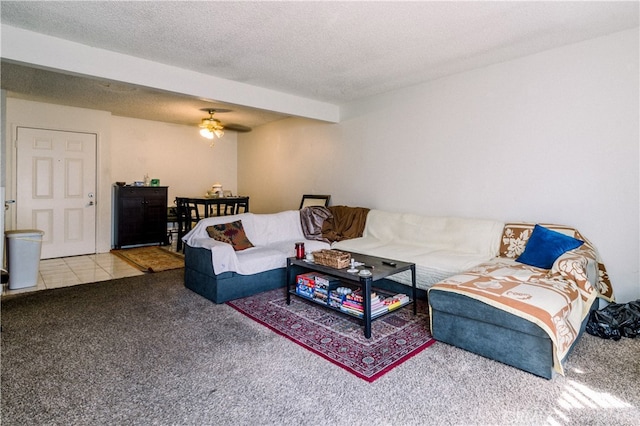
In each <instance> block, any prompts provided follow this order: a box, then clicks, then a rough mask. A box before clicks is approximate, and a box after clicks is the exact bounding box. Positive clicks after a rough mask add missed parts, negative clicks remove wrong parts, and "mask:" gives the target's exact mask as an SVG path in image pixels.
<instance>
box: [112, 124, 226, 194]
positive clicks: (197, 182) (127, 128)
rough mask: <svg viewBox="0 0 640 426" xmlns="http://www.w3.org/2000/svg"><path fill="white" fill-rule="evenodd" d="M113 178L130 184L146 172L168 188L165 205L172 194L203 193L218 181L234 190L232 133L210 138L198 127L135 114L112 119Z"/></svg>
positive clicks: (142, 176) (224, 187)
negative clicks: (154, 119)
mask: <svg viewBox="0 0 640 426" xmlns="http://www.w3.org/2000/svg"><path fill="white" fill-rule="evenodd" d="M111 124H112V126H111V148H110V153H111V158H112V159H113V161H112V163H113V164H112V180H113V182H116V181H124V182H127V183H131V182H134V181H137V180H143V178H144V175H145V174H146V173H148V174H149V177H150V178H152V179H154V178H157V179H160V185H162V186H168V187H169V204H170V205H171V204H172V203H173V200H174V199H175V197H176V196H202V195H204V194H205V193H206V192H207V191H208V190H209V189H211V186H212V185H213V184H214V183H216V182H219V183H221V184H222V186H223V189H225V190H231V191H232V192H233V193H234V194H235V193H237V187H238V186H237V171H238V157H237V141H236V133H235V132H226V133H225V135H224V136H223V137H222V139H215V140H213V143H214V146H213V147H211V146H210V143H211V141H209V140H207V139H205V138H203V137H202V136H200V134H199V129H198V127H197V126H182V125H178V124H169V123H161V122H157V121H148V120H139V119H135V118H125V117H116V116H113V117H112V118H111Z"/></svg>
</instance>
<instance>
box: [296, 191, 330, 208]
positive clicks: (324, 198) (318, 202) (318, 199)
mask: <svg viewBox="0 0 640 426" xmlns="http://www.w3.org/2000/svg"><path fill="white" fill-rule="evenodd" d="M330 198H331V195H311V194H304V195H303V196H302V200H301V201H300V210H302V209H303V208H305V207H309V206H324V207H327V206H328V205H329V199H330Z"/></svg>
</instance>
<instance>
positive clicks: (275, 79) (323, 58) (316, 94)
mask: <svg viewBox="0 0 640 426" xmlns="http://www.w3.org/2000/svg"><path fill="white" fill-rule="evenodd" d="M0 7H1V22H2V24H7V25H11V26H13V27H18V28H23V29H27V30H30V31H34V32H38V33H42V34H47V35H50V36H54V37H58V38H62V39H67V40H72V41H75V42H78V43H81V44H85V45H88V46H94V47H98V48H102V49H106V50H111V51H114V52H118V53H122V54H126V55H131V56H135V57H139V58H144V59H147V60H150V61H154V62H158V63H162V64H167V65H173V66H176V67H180V68H183V69H188V70H193V71H197V72H200V73H203V74H208V75H213V76H216V77H220V78H224V79H228V80H232V81H237V82H243V83H246V84H250V85H253V86H258V87H263V88H269V89H273V90H276V91H280V92H284V93H289V94H294V95H298V96H302V97H305V98H310V99H315V100H319V101H324V102H329V103H332V104H341V103H344V102H348V101H352V100H355V99H361V98H365V97H368V96H372V95H376V94H380V93H384V92H387V91H390V90H394V89H398V88H401V87H407V86H411V85H415V84H418V83H422V82H425V81H429V80H433V79H437V78H439V77H442V76H445V75H450V74H454V73H457V72H461V71H465V70H469V69H473V68H478V67H483V66H487V65H490V64H494V63H499V62H502V61H507V60H511V59H514V58H517V57H521V56H525V55H529V54H533V53H536V52H540V51H543V50H547V49H551V48H554V47H559V46H562V45H566V44H570V43H575V42H579V41H583V40H587V39H590V38H595V37H598V36H602V35H606V34H610V33H613V32H617V31H621V30H624V29H629V28H633V27H637V26H638V13H639V12H638V10H639V9H638V2H635V1H633V2H606V1H605V2H580V1H577V2H575V1H573V2H540V1H534V2H508V1H507V2H504V1H501V2H454V1H450V2H214V1H206V2H24V1H18V2H12V1H2V2H1V3H0ZM2 87H3V88H4V89H6V90H8V91H10V96H15V97H22V98H25V99H34V100H42V101H46V102H52V103H62V104H66V105H75V106H82V107H90V108H96V109H103V110H108V111H112V112H113V113H114V114H116V115H125V116H132V117H137V118H148V119H155V120H160V121H169V122H178V123H183V124H188V123H193V122H194V120H195V121H196V122H197V117H196V115H198V114H199V113H198V112H197V110H198V109H199V108H203V107H206V106H208V105H211V104H209V103H206V102H203V101H202V100H199V99H197V98H191V97H184V96H179V95H178V94H171V93H167V92H162V91H159V90H148V89H145V88H141V87H138V88H136V89H135V90H130V89H129V88H127V87H125V86H124V85H120V86H119V85H117V84H112V85H111V86H109V85H108V84H106V83H105V82H104V81H102V82H100V83H98V84H96V82H90V81H87V79H86V78H85V77H79V76H65V75H62V74H60V73H55V72H51V71H44V70H32V71H29V70H27V69H25V68H23V67H22V66H20V67H18V66H16V65H14V64H7V63H6V62H5V63H3V67H2ZM175 102H179V103H184V104H183V105H184V106H188V107H189V108H190V110H192V111H196V112H195V113H194V112H191V113H190V114H182V113H177V112H176V111H177V109H172V108H173V106H174V103H175ZM213 105H214V107H215V106H219V107H224V108H229V109H232V110H233V111H234V112H233V113H229V115H225V116H220V117H218V118H220V119H222V120H223V121H227V122H236V123H240V124H244V125H247V126H256V125H259V124H261V123H264V122H268V121H273V120H277V119H280V118H282V117H283V115H282V114H275V113H268V112H264V111H258V110H255V109H245V108H242V107H241V106H238V105H222V104H213ZM194 114H195V115H194ZM234 114H235V115H234Z"/></svg>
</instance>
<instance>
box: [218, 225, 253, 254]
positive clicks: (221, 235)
mask: <svg viewBox="0 0 640 426" xmlns="http://www.w3.org/2000/svg"><path fill="white" fill-rule="evenodd" d="M207 234H209V236H210V237H211V238H213V239H214V240H216V241H221V242H223V243H227V244H231V246H232V247H233V249H234V250H235V251H241V250H244V249H248V248H250V247H253V244H251V241H249V239H248V238H247V234H245V232H244V228H243V227H242V221H241V220H236V221H235V222H231V223H221V224H219V225H211V226H207Z"/></svg>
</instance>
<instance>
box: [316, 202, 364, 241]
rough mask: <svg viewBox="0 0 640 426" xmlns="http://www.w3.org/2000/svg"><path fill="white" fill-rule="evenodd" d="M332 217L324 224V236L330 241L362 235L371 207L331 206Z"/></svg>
mask: <svg viewBox="0 0 640 426" xmlns="http://www.w3.org/2000/svg"><path fill="white" fill-rule="evenodd" d="M328 209H329V211H331V217H329V218H327V219H325V221H324V223H323V224H322V237H323V238H326V239H327V240H329V241H330V242H334V241H342V240H348V239H350V238H358V237H362V233H363V232H364V225H365V223H366V222H367V214H368V213H369V209H368V208H365V207H347V206H330V207H328Z"/></svg>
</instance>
